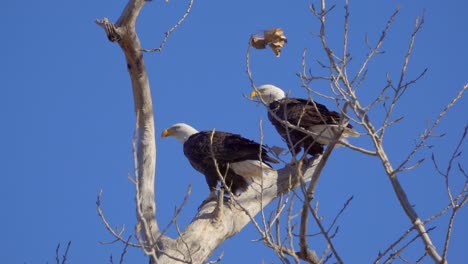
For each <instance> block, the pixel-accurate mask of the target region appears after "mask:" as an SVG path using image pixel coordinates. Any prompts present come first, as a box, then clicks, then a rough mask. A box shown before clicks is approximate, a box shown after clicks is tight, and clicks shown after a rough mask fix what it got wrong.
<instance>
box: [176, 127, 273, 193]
mask: <svg viewBox="0 0 468 264" xmlns="http://www.w3.org/2000/svg"><path fill="white" fill-rule="evenodd" d="M211 136H212V131H202V132H199V133H197V134H195V135H192V136H191V137H190V138H189V139H188V140H187V141H186V142H185V143H184V154H185V156H186V157H187V158H188V160H189V161H190V164H192V166H193V167H194V168H195V169H196V170H198V171H199V172H201V173H203V174H204V175H205V178H206V181H207V183H208V186H209V188H210V189H211V190H213V189H214V188H215V187H216V184H217V182H218V180H219V175H218V173H217V171H216V167H215V164H214V162H213V158H212V157H213V155H214V157H215V158H216V161H217V163H218V168H219V170H220V172H221V174H223V175H226V178H225V181H226V184H228V185H230V186H231V191H232V192H233V193H236V191H237V190H236V189H240V190H241V191H243V190H245V189H246V188H247V185H248V184H247V182H246V181H245V180H244V178H243V177H242V175H237V174H236V173H235V172H234V171H232V170H231V169H229V163H234V162H240V161H244V160H259V155H260V149H261V150H262V153H261V156H262V160H263V161H264V162H265V163H266V164H268V163H267V162H271V163H278V161H277V160H276V159H274V158H272V157H270V156H268V153H267V151H266V150H265V149H264V148H263V147H261V146H260V144H258V143H257V142H255V141H252V140H249V139H246V138H243V137H241V136H240V135H236V134H231V133H227V132H220V131H217V132H215V133H214V135H213V139H212V141H211ZM210 146H211V147H210Z"/></svg>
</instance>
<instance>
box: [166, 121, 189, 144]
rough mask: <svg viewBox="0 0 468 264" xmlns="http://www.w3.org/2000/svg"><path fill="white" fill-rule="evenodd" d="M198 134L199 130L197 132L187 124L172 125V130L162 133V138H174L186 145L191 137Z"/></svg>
mask: <svg viewBox="0 0 468 264" xmlns="http://www.w3.org/2000/svg"><path fill="white" fill-rule="evenodd" d="M196 133H198V130H196V129H195V128H193V127H191V126H189V125H187V124H185V123H177V124H174V125H172V126H171V127H170V128H167V129H165V130H164V131H163V132H162V134H161V137H169V136H172V137H174V138H175V139H177V140H178V141H180V142H182V143H185V141H187V139H188V138H189V137H190V136H191V135H193V134H196Z"/></svg>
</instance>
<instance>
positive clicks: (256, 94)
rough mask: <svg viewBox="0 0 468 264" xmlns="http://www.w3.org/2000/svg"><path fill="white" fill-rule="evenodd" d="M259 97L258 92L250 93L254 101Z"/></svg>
mask: <svg viewBox="0 0 468 264" xmlns="http://www.w3.org/2000/svg"><path fill="white" fill-rule="evenodd" d="M257 96H258V93H257V92H256V91H252V92H251V93H250V100H253V99H254V98H255V97H257Z"/></svg>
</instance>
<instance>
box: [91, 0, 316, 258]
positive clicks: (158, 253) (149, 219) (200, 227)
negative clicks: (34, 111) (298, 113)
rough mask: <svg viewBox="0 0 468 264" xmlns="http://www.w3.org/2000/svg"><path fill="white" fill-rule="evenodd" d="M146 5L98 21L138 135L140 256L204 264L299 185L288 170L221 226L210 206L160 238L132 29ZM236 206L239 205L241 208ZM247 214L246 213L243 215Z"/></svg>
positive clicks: (149, 123) (227, 213) (143, 77)
mask: <svg viewBox="0 0 468 264" xmlns="http://www.w3.org/2000/svg"><path fill="white" fill-rule="evenodd" d="M144 3H145V1H144V0H130V1H129V2H128V4H127V6H126V7H125V9H124V11H123V13H122V15H121V17H120V18H119V19H118V22H117V23H116V24H113V23H111V22H109V20H108V19H106V18H104V19H103V20H98V21H96V23H97V24H99V25H100V26H102V27H103V28H104V29H105V30H106V33H107V37H108V39H109V40H110V41H112V42H117V43H118V44H119V45H120V47H121V48H122V51H123V52H124V54H125V58H126V62H127V67H128V71H129V74H130V78H131V83H132V89H133V97H134V104H135V105H134V107H135V114H136V119H137V128H136V129H137V130H136V133H137V134H136V159H137V160H136V164H137V168H136V172H135V174H136V178H137V207H139V209H140V210H138V208H137V219H138V221H139V226H138V228H137V230H139V231H138V233H139V236H140V237H141V239H140V242H141V243H143V245H144V251H145V253H146V254H148V255H150V256H151V258H152V261H153V262H157V263H184V262H189V263H203V262H205V261H206V260H207V259H208V258H209V256H210V255H211V254H212V253H213V251H214V250H215V249H216V248H217V247H218V246H219V245H221V244H222V243H223V242H224V241H225V240H226V239H227V238H229V237H232V236H233V235H235V234H236V233H238V232H239V231H240V230H242V228H244V227H245V226H246V225H247V224H248V223H249V222H250V221H251V218H250V217H253V216H255V215H256V214H258V213H259V212H260V211H261V210H262V209H263V208H264V207H265V206H267V205H268V204H269V203H270V202H271V201H273V200H274V199H275V198H276V197H278V196H279V195H281V194H284V193H287V192H289V191H290V190H291V189H293V188H296V187H297V186H299V184H300V181H299V179H298V177H297V168H296V167H288V166H286V167H285V168H283V169H280V170H279V171H278V173H277V174H276V173H274V175H270V176H269V177H268V178H265V179H264V181H263V183H262V186H263V187H264V188H263V192H260V191H259V190H260V187H261V186H259V185H258V184H257V185H256V187H254V186H252V187H251V188H249V189H248V190H247V191H246V192H245V193H243V194H242V195H241V196H239V198H238V199H237V200H236V201H232V203H233V205H232V206H230V207H225V208H224V211H223V215H222V217H221V219H220V221H218V222H215V221H213V210H214V209H215V206H216V204H215V203H214V202H211V203H207V204H205V205H204V206H203V207H202V208H201V209H200V211H199V212H198V213H197V215H196V216H195V218H194V219H193V220H192V222H191V223H190V224H189V225H188V226H187V227H186V228H185V230H184V231H183V232H182V233H181V235H180V236H179V237H178V238H176V239H171V238H169V237H166V236H164V235H161V234H160V230H159V227H158V224H157V221H156V204H155V200H154V187H155V185H154V183H155V169H156V142H155V134H154V131H155V129H154V117H153V106H152V99H151V91H150V85H149V81H148V75H147V72H146V67H145V64H144V60H143V53H142V48H141V44H140V41H139V38H138V35H137V34H136V30H135V24H136V19H137V17H138V14H139V12H140V11H141V8H142V7H143V5H144ZM319 161H320V157H318V158H317V159H315V160H313V161H311V162H310V164H308V165H307V166H304V168H305V169H304V171H303V172H302V173H301V174H303V179H304V181H308V180H310V178H311V177H312V174H313V173H314V171H315V167H316V165H317V164H318V162H319ZM239 205H240V206H239ZM246 212H247V213H246Z"/></svg>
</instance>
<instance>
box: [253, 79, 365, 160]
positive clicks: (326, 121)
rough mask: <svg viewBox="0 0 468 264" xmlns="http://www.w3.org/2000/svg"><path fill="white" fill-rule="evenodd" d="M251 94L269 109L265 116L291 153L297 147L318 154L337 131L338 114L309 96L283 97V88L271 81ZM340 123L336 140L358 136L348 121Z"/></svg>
mask: <svg viewBox="0 0 468 264" xmlns="http://www.w3.org/2000/svg"><path fill="white" fill-rule="evenodd" d="M255 97H261V99H262V101H263V102H264V103H265V106H266V107H267V108H269V110H270V111H268V119H269V120H270V122H271V123H272V124H273V126H274V127H275V128H276V130H277V131H278V133H279V134H280V135H281V137H282V138H283V139H284V140H285V141H286V143H287V144H288V147H289V149H290V150H291V152H292V153H293V154H297V153H298V152H300V151H301V149H302V150H303V151H304V152H305V153H307V154H309V155H313V156H315V155H317V154H322V153H323V146H324V145H328V144H329V143H330V142H331V141H332V140H333V139H334V138H335V137H336V135H337V133H339V132H340V129H339V123H340V114H339V113H337V112H335V111H330V110H328V109H327V107H326V106H324V105H322V104H319V103H317V102H314V101H312V100H311V99H308V100H306V99H301V98H289V97H286V94H285V93H284V91H283V90H281V89H280V88H278V87H276V86H274V85H271V84H265V85H262V86H260V87H258V88H257V90H255V91H253V92H252V93H251V94H250V98H251V99H253V98H255ZM273 114H274V115H276V117H277V118H275V116H274V115H273ZM278 119H279V120H278ZM284 121H287V122H289V123H290V125H292V126H297V127H300V128H302V129H304V130H307V131H309V132H311V133H309V134H307V133H304V132H302V131H299V130H298V129H295V128H292V127H291V126H288V124H287V123H285V122H284ZM343 126H344V131H343V134H342V135H341V138H340V141H342V142H346V139H345V138H346V137H349V136H352V137H358V136H359V133H358V132H356V131H355V130H353V126H352V125H351V124H348V123H344V124H343ZM310 134H313V136H311V135H310ZM337 145H339V144H337Z"/></svg>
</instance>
